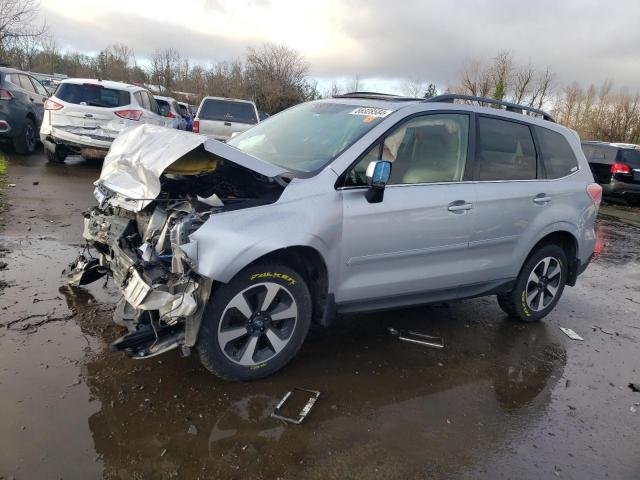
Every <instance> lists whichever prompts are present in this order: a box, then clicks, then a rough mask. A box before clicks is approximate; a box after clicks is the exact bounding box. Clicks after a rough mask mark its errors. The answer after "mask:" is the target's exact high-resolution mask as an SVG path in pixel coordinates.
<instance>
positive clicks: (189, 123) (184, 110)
mask: <svg viewBox="0 0 640 480" xmlns="http://www.w3.org/2000/svg"><path fill="white" fill-rule="evenodd" d="M178 107H179V109H180V115H182V118H184V121H185V122H186V125H185V130H186V131H187V132H190V131H192V130H193V117H195V114H194V113H193V112H192V111H191V106H190V105H189V104H188V103H185V102H178Z"/></svg>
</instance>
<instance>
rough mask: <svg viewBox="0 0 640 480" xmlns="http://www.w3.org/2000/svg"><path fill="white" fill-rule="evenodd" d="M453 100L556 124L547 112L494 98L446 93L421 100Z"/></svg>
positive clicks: (443, 101)
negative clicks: (493, 107) (537, 116)
mask: <svg viewBox="0 0 640 480" xmlns="http://www.w3.org/2000/svg"><path fill="white" fill-rule="evenodd" d="M454 100H466V101H471V102H480V103H490V104H492V105H500V106H502V107H505V110H506V111H507V112H515V113H521V114H523V115H524V114H525V113H524V112H525V111H526V112H531V113H535V114H536V115H540V116H541V117H542V118H543V119H545V120H547V121H549V122H553V123H556V121H555V120H554V119H553V117H552V116H551V115H549V114H548V113H547V112H545V111H543V110H540V109H539V108H533V107H529V106H527V105H520V104H517V103H511V102H505V101H503V100H496V99H495V98H486V97H476V96H474V95H462V94H458V93H447V94H444V95H436V96H435V97H431V98H427V99H425V100H423V102H429V103H431V102H433V103H453V102H454Z"/></svg>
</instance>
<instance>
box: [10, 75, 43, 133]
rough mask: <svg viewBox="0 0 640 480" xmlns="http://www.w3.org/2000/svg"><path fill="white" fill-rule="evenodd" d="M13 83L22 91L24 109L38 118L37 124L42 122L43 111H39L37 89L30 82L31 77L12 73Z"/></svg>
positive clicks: (21, 97)
mask: <svg viewBox="0 0 640 480" xmlns="http://www.w3.org/2000/svg"><path fill="white" fill-rule="evenodd" d="M11 83H13V84H14V85H15V86H16V87H18V88H19V89H20V99H21V103H22V104H23V108H25V109H26V110H27V111H29V112H31V113H33V114H34V115H35V116H36V123H38V122H41V121H42V111H39V110H38V107H37V104H36V103H35V100H36V98H35V97H36V89H35V87H34V86H33V84H32V83H31V80H29V77H28V76H27V75H25V74H23V73H12V74H11Z"/></svg>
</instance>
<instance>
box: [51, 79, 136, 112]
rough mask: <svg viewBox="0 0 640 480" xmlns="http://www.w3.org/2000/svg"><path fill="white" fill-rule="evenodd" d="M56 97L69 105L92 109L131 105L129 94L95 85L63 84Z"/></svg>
mask: <svg viewBox="0 0 640 480" xmlns="http://www.w3.org/2000/svg"><path fill="white" fill-rule="evenodd" d="M55 96H56V97H58V98H59V99H60V100H62V101H64V102H67V103H74V104H76V105H90V106H92V107H105V108H115V107H124V106H126V105H129V104H130V103H131V95H130V94H129V92H127V91H125V90H118V89H116V88H106V87H103V86H102V85H100V84H93V83H84V84H76V83H61V84H60V86H59V87H58V89H57V90H56V93H55Z"/></svg>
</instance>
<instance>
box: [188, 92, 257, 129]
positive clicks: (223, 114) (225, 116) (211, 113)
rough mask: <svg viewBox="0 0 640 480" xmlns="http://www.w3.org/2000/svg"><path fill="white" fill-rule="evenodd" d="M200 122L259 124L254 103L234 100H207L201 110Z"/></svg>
mask: <svg viewBox="0 0 640 480" xmlns="http://www.w3.org/2000/svg"><path fill="white" fill-rule="evenodd" d="M198 118H199V119H200V120H217V121H221V122H238V123H250V124H253V123H257V121H258V119H257V118H256V110H255V108H254V106H253V104H252V103H248V102H234V101H232V100H214V99H211V98H209V99H207V100H205V101H204V103H203V104H202V107H201V108H200V115H198Z"/></svg>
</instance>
